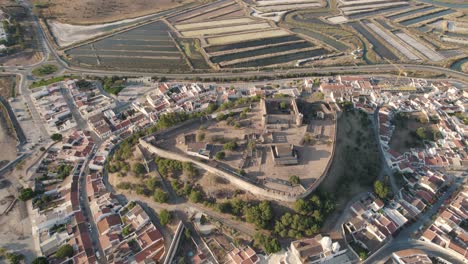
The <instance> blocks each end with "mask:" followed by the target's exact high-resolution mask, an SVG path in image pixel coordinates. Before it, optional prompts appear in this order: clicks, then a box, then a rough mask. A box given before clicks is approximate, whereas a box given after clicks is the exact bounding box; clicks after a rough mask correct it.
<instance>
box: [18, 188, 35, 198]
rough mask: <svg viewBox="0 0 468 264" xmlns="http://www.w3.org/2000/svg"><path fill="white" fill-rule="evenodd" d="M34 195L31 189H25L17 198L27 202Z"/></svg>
mask: <svg viewBox="0 0 468 264" xmlns="http://www.w3.org/2000/svg"><path fill="white" fill-rule="evenodd" d="M34 195H35V192H34V191H33V190H32V189H31V188H25V189H21V191H20V194H19V197H18V198H19V199H20V200H21V201H27V200H29V199H31V198H33V197H34Z"/></svg>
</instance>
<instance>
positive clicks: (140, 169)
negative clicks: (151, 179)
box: [133, 162, 146, 175]
mask: <svg viewBox="0 0 468 264" xmlns="http://www.w3.org/2000/svg"><path fill="white" fill-rule="evenodd" d="M133 172H134V173H135V174H136V175H143V174H145V173H146V168H145V165H143V164H142V163H140V162H138V163H135V165H133Z"/></svg>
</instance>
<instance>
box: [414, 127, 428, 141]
mask: <svg viewBox="0 0 468 264" xmlns="http://www.w3.org/2000/svg"><path fill="white" fill-rule="evenodd" d="M416 135H418V137H419V139H421V140H425V139H426V138H427V136H426V129H425V128H424V127H420V128H418V129H416Z"/></svg>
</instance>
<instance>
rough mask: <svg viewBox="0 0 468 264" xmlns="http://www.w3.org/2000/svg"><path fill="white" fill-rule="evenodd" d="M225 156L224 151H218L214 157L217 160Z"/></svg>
mask: <svg viewBox="0 0 468 264" xmlns="http://www.w3.org/2000/svg"><path fill="white" fill-rule="evenodd" d="M225 157H226V153H224V151H218V152H216V154H215V159H217V160H223V159H224V158H225Z"/></svg>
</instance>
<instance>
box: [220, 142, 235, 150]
mask: <svg viewBox="0 0 468 264" xmlns="http://www.w3.org/2000/svg"><path fill="white" fill-rule="evenodd" d="M223 148H224V149H225V150H230V151H232V150H235V149H236V148H237V142H236V141H230V142H228V143H226V144H224V145H223Z"/></svg>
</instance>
